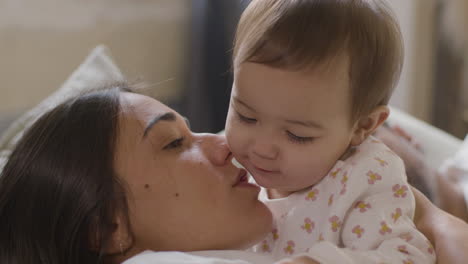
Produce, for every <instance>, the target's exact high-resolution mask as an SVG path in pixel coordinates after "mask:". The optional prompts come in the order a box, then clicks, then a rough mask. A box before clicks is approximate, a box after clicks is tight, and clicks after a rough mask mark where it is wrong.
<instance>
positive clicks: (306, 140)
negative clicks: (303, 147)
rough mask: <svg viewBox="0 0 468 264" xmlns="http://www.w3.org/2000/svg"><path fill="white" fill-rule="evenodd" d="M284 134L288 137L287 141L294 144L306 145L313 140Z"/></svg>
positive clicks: (289, 133) (288, 133)
mask: <svg viewBox="0 0 468 264" xmlns="http://www.w3.org/2000/svg"><path fill="white" fill-rule="evenodd" d="M286 133H287V135H288V139H289V140H291V141H292V142H294V143H307V142H311V141H312V140H314V138H313V137H299V136H296V135H294V134H293V133H291V132H289V131H286Z"/></svg>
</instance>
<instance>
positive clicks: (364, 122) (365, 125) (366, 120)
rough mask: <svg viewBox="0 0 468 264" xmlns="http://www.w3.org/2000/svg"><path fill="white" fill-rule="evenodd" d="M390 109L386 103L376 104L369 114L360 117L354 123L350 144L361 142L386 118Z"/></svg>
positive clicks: (355, 144) (354, 144)
mask: <svg viewBox="0 0 468 264" xmlns="http://www.w3.org/2000/svg"><path fill="white" fill-rule="evenodd" d="M389 114H390V109H389V108H388V107H387V106H386V105H381V106H377V107H376V108H374V109H373V110H372V111H371V113H370V114H368V115H366V116H363V117H361V118H360V119H359V120H358V122H356V124H355V128H354V132H353V136H352V138H351V145H352V146H357V145H359V144H361V143H362V142H363V141H364V140H365V139H366V138H367V137H368V136H369V135H370V134H372V133H373V132H374V131H375V130H376V129H377V128H378V127H379V126H380V125H382V124H383V122H385V120H387V118H388V115H389Z"/></svg>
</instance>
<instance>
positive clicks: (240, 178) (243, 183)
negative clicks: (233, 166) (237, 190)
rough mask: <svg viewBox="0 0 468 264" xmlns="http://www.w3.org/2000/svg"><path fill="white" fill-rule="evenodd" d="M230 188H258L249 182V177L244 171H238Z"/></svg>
mask: <svg viewBox="0 0 468 264" xmlns="http://www.w3.org/2000/svg"><path fill="white" fill-rule="evenodd" d="M232 187H254V188H257V189H258V188H259V187H258V186H257V185H255V184H252V183H250V182H249V176H248V174H247V171H246V170H245V169H240V170H239V174H238V175H237V180H236V182H235V183H234V184H233V185H232Z"/></svg>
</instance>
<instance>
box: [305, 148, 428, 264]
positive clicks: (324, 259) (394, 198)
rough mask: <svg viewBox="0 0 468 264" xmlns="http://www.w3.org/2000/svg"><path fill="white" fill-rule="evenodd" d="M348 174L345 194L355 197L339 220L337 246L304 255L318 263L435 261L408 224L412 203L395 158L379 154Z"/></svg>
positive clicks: (327, 245)
mask: <svg viewBox="0 0 468 264" xmlns="http://www.w3.org/2000/svg"><path fill="white" fill-rule="evenodd" d="M349 175H350V176H349V180H348V183H347V184H348V186H347V188H348V190H359V192H360V193H358V194H357V195H356V196H355V197H356V198H357V199H356V200H355V201H354V202H353V203H352V205H351V207H350V208H348V210H347V214H346V217H345V219H344V220H343V229H342V230H341V232H342V233H341V245H338V246H337V245H334V244H332V243H328V242H320V243H318V244H316V245H314V246H313V247H312V248H311V249H310V251H309V254H310V255H311V256H312V257H313V258H315V259H316V260H317V261H320V262H321V263H401V264H417V263H421V264H423V263H424V264H430V263H435V260H436V257H435V253H434V249H433V247H432V245H431V244H430V242H429V240H428V239H426V237H424V236H423V235H422V234H421V233H420V232H419V231H418V230H417V229H416V227H415V225H414V223H413V217H414V211H415V199H414V196H413V193H412V192H411V189H410V187H409V185H408V184H407V182H406V176H405V172H404V165H403V162H402V161H401V159H400V158H399V157H398V156H397V155H396V154H394V153H393V152H391V151H389V150H386V151H381V152H378V153H375V154H373V155H371V156H369V157H367V158H366V159H364V160H361V161H360V162H359V163H358V164H355V165H354V166H353V167H352V169H351V170H350V173H349Z"/></svg>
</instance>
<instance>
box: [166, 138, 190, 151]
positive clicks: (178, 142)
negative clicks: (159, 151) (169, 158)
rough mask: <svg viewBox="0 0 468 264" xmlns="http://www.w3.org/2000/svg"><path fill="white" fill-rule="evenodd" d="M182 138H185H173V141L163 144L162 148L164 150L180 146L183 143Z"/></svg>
mask: <svg viewBox="0 0 468 264" xmlns="http://www.w3.org/2000/svg"><path fill="white" fill-rule="evenodd" d="M184 139H185V138H184V137H180V138H178V139H176V140H173V141H171V143H169V144H167V145H166V146H164V148H163V149H164V150H167V149H175V148H178V147H180V146H182V145H183V143H184Z"/></svg>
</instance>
